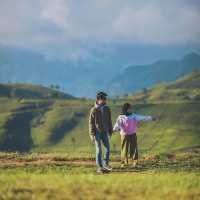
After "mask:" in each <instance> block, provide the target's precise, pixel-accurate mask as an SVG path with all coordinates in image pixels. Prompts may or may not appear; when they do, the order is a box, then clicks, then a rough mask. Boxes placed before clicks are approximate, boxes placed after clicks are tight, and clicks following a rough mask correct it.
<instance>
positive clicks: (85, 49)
mask: <svg viewBox="0 0 200 200" xmlns="http://www.w3.org/2000/svg"><path fill="white" fill-rule="evenodd" d="M199 23H200V4H199V1H198V0H190V1H189V0H174V1H172V0H169V1H165V2H164V1H162V2H161V1H158V0H149V1H145V0H84V1H82V0H0V44H7V45H15V46H20V47H26V48H33V49H38V50H41V51H44V50H45V52H47V53H48V52H49V53H50V54H53V53H58V52H59V54H62V55H64V56H66V57H69V58H70V57H71V58H73V59H75V58H76V57H77V58H82V57H87V56H88V57H90V58H91V57H93V55H92V48H93V47H94V46H97V44H105V43H106V44H113V43H114V44H117V43H132V44H136V43H137V44H155V45H174V44H175V45H176V44H180V45H181V44H191V43H194V44H197V43H200V28H199V27H200V26H198V24H199ZM65 49H68V50H67V51H66V50H65ZM63 51H64V52H63ZM81 55H84V56H81Z"/></svg>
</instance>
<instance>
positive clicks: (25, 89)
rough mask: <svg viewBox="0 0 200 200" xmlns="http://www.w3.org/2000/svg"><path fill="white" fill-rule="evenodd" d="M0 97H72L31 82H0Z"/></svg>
mask: <svg viewBox="0 0 200 200" xmlns="http://www.w3.org/2000/svg"><path fill="white" fill-rule="evenodd" d="M0 97H8V98H22V99H47V98H56V99H74V97H73V96H72V95H69V94H66V93H63V92H60V91H58V90H55V89H51V88H47V87H44V86H40V85H32V84H0Z"/></svg>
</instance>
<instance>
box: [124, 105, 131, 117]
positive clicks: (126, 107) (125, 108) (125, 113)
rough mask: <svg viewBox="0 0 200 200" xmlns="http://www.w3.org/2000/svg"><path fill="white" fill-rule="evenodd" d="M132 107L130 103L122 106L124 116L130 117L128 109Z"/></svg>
mask: <svg viewBox="0 0 200 200" xmlns="http://www.w3.org/2000/svg"><path fill="white" fill-rule="evenodd" d="M130 107H131V104H130V103H125V104H124V105H123V106H122V114H123V115H128V114H130V113H128V109H129V108H130Z"/></svg>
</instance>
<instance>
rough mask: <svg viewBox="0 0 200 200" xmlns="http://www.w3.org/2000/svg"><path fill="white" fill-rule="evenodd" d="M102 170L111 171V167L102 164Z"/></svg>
mask: <svg viewBox="0 0 200 200" xmlns="http://www.w3.org/2000/svg"><path fill="white" fill-rule="evenodd" d="M103 168H104V169H105V170H107V171H112V167H111V166H110V165H108V164H104V165H103Z"/></svg>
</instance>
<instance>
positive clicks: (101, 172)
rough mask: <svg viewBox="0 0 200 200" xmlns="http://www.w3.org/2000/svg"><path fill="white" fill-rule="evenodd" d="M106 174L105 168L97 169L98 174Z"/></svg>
mask: <svg viewBox="0 0 200 200" xmlns="http://www.w3.org/2000/svg"><path fill="white" fill-rule="evenodd" d="M104 172H105V170H104V169H103V167H98V168H97V173H98V174H103V173H104Z"/></svg>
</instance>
